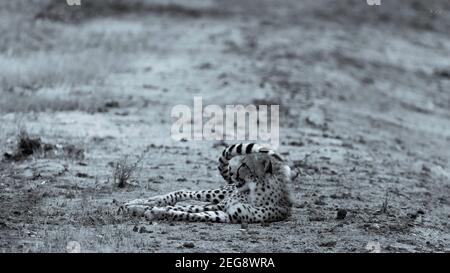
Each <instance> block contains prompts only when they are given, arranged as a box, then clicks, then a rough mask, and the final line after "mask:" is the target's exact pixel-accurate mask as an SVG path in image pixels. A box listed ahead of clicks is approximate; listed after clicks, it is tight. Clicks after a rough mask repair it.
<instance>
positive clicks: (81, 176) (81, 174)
mask: <svg viewBox="0 0 450 273" xmlns="http://www.w3.org/2000/svg"><path fill="white" fill-rule="evenodd" d="M75 176H76V177H79V178H88V177H89V175H88V174H87V173H77V174H76V175H75Z"/></svg>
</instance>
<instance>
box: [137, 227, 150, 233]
mask: <svg viewBox="0 0 450 273" xmlns="http://www.w3.org/2000/svg"><path fill="white" fill-rule="evenodd" d="M139 233H153V231H152V230H149V229H147V227H145V226H142V227H140V228H139Z"/></svg>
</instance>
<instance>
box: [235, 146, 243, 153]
mask: <svg viewBox="0 0 450 273" xmlns="http://www.w3.org/2000/svg"><path fill="white" fill-rule="evenodd" d="M241 152H242V143H240V144H239V145H238V146H237V147H236V153H238V154H241Z"/></svg>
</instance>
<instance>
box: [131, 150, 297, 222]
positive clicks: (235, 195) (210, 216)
mask: <svg viewBox="0 0 450 273" xmlns="http://www.w3.org/2000/svg"><path fill="white" fill-rule="evenodd" d="M237 156H242V158H241V160H240V162H239V164H238V167H237V168H236V171H234V172H233V170H232V168H231V167H230V164H229V163H230V161H231V159H232V158H234V157H237ZM218 168H219V171H220V174H221V175H222V177H223V178H224V179H225V181H226V182H227V184H225V185H224V186H222V187H220V188H218V189H210V190H200V191H186V190H179V191H175V192H171V193H168V194H164V195H158V196H154V197H151V198H147V199H136V200H133V201H130V202H128V203H125V205H124V206H123V209H124V210H125V211H127V212H129V213H131V214H133V215H135V216H136V215H137V216H145V217H146V218H148V219H166V220H175V221H191V222H216V223H232V224H242V223H268V222H275V221H282V220H285V219H286V218H287V217H289V216H290V214H291V208H292V202H291V198H290V194H289V190H288V185H289V183H290V181H291V180H292V175H291V169H290V168H289V166H288V165H287V164H286V163H285V162H284V160H283V159H282V157H281V156H280V155H279V154H278V153H276V152H275V151H274V150H272V149H271V148H269V147H266V146H261V145H258V144H255V143H248V144H243V143H240V144H234V145H231V146H228V147H227V148H225V149H224V150H223V152H222V155H221V156H220V158H219V167H218ZM186 200H197V201H203V202H207V204H206V205H190V206H189V205H188V206H181V205H176V203H178V202H180V201H186Z"/></svg>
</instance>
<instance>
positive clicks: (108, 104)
mask: <svg viewBox="0 0 450 273" xmlns="http://www.w3.org/2000/svg"><path fill="white" fill-rule="evenodd" d="M105 107H106V108H118V107H119V102H117V101H115V100H112V101H108V102H106V103H105Z"/></svg>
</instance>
